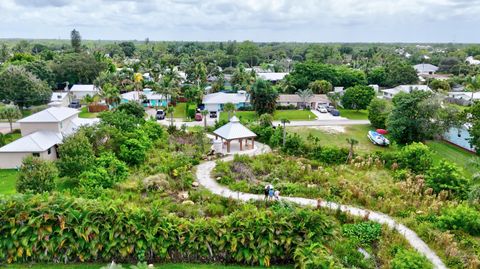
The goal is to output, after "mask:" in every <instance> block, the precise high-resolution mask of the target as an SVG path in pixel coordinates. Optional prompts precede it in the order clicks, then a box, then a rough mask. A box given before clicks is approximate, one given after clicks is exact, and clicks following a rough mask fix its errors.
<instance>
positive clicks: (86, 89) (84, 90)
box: [70, 84, 100, 99]
mask: <svg viewBox="0 0 480 269" xmlns="http://www.w3.org/2000/svg"><path fill="white" fill-rule="evenodd" d="M70 92H71V93H72V95H73V98H74V99H83V98H84V97H85V96H87V95H90V96H94V95H96V94H99V93H100V89H99V88H97V87H96V86H95V85H93V84H87V85H84V84H75V85H73V86H72V88H71V89H70Z"/></svg>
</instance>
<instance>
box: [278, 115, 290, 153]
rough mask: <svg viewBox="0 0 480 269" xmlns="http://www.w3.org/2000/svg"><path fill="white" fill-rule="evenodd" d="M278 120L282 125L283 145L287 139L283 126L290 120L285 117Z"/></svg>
mask: <svg viewBox="0 0 480 269" xmlns="http://www.w3.org/2000/svg"><path fill="white" fill-rule="evenodd" d="M280 122H281V123H282V125H283V147H285V142H286V141H287V128H286V127H285V125H286V124H287V123H290V121H289V120H288V119H286V118H282V119H281V120H280Z"/></svg>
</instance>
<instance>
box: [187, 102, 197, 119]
mask: <svg viewBox="0 0 480 269" xmlns="http://www.w3.org/2000/svg"><path fill="white" fill-rule="evenodd" d="M186 109H187V117H188V118H191V119H193V118H195V114H196V113H197V105H196V104H188V105H187V108H186Z"/></svg>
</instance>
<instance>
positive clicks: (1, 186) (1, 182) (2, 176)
mask: <svg viewBox="0 0 480 269" xmlns="http://www.w3.org/2000/svg"><path fill="white" fill-rule="evenodd" d="M17 174H18V172H17V170H0V194H14V193H15V192H16V191H15V182H16V181H17Z"/></svg>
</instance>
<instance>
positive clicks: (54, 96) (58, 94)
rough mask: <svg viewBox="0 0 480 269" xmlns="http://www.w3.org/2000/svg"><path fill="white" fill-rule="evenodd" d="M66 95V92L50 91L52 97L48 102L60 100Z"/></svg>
mask: <svg viewBox="0 0 480 269" xmlns="http://www.w3.org/2000/svg"><path fill="white" fill-rule="evenodd" d="M67 96H68V92H52V97H51V98H50V102H57V101H62V100H63V99H65V97H67Z"/></svg>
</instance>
